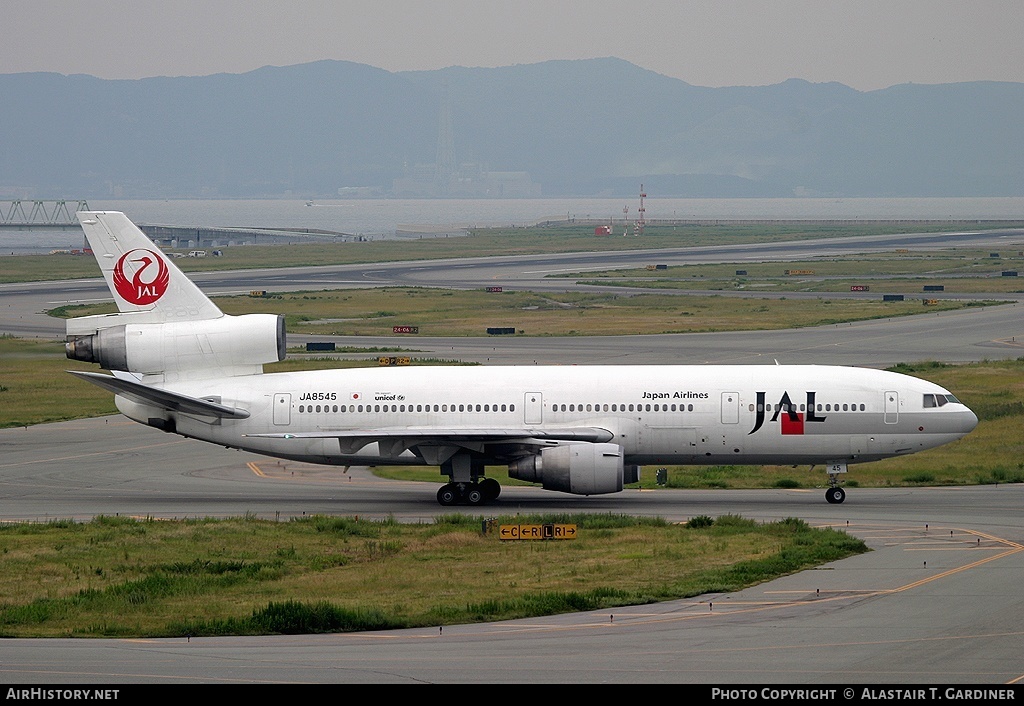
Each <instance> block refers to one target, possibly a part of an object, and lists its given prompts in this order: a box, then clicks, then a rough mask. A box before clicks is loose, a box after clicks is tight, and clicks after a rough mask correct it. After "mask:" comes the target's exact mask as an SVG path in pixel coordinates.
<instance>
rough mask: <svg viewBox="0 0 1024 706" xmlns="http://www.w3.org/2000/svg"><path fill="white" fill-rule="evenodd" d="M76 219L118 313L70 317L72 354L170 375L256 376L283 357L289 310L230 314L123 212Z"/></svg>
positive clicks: (111, 365) (125, 368)
mask: <svg viewBox="0 0 1024 706" xmlns="http://www.w3.org/2000/svg"><path fill="white" fill-rule="evenodd" d="M78 220H79V221H80V222H81V224H82V228H83V229H84V230H85V237H86V238H87V239H88V241H89V246H90V247H91V248H92V251H93V254H94V255H95V256H96V261H97V262H98V263H99V265H100V270H101V271H102V272H103V277H104V278H105V279H106V281H107V286H108V287H109V288H110V293H111V294H112V295H113V296H114V301H115V302H117V308H118V311H119V312H120V313H117V314H97V315H95V316H82V317H78V318H74V319H68V321H67V343H66V345H65V349H66V352H67V356H68V358H71V359H72V360H81V361H85V362H88V363H98V364H99V365H100V366H102V367H104V368H106V369H107V370H111V371H124V372H130V373H135V374H138V375H142V376H160V379H162V380H164V381H171V380H178V379H185V378H191V379H197V378H210V377H222V376H231V375H252V374H256V373H260V372H262V371H263V364H265V363H272V362H275V361H278V360H283V359H284V357H285V351H286V339H285V330H284V317H282V316H276V315H274V314H244V315H242V316H228V315H226V314H224V313H223V312H222V311H221V310H220V309H219V308H218V307H217V305H216V304H214V303H213V302H212V301H210V299H209V297H207V296H206V295H205V294H203V292H202V290H201V289H199V287H197V286H196V285H195V284H194V283H193V282H192V281H191V280H190V279H189V278H188V277H186V276H185V274H184V273H183V272H182V271H181V270H179V269H178V268H177V267H176V266H175V265H174V263H173V262H172V261H171V260H170V258H168V257H167V256H166V255H164V254H163V253H162V252H161V251H160V249H159V248H158V247H157V246H156V245H155V244H154V243H153V241H152V240H150V239H149V238H147V237H146V235H145V233H143V232H142V231H141V230H140V229H139V228H138V227H137V226H136V225H135V224H134V223H132V222H131V221H130V220H128V217H127V216H125V215H124V214H123V213H119V212H115V211H80V212H79V213H78ZM150 379H152V378H150ZM90 381H92V382H95V380H94V379H91V378H90ZM97 384H98V383H97Z"/></svg>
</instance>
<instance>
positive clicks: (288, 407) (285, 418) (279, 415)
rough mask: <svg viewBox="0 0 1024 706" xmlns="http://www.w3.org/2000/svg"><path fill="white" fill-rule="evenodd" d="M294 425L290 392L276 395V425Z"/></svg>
mask: <svg viewBox="0 0 1024 706" xmlns="http://www.w3.org/2000/svg"><path fill="white" fill-rule="evenodd" d="M291 423H292V395H291V393H290V392H278V393H277V394H276V395H274V424H277V425H278V426H281V425H284V424H291Z"/></svg>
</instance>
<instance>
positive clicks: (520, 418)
mask: <svg viewBox="0 0 1024 706" xmlns="http://www.w3.org/2000/svg"><path fill="white" fill-rule="evenodd" d="M77 217H78V219H79V221H80V223H81V225H82V228H83V229H84V231H85V235H86V238H87V240H88V242H89V245H90V246H91V248H92V251H93V254H94V255H95V257H96V261H97V262H98V263H99V266H100V270H101V271H102V273H103V276H104V278H105V279H106V282H107V285H108V286H109V288H110V291H111V294H112V295H113V297H114V300H115V302H116V303H117V308H118V313H116V314H100V315H95V316H85V317H79V318H74V319H70V320H68V322H67V338H66V344H65V347H66V353H67V357H68V358H70V359H73V360H79V361H86V362H91V363H98V364H99V366H100V367H101V368H103V369H105V370H108V371H110V373H111V374H110V375H107V374H104V373H99V372H90V371H69V372H70V373H71V374H72V375H76V376H77V377H79V378H81V379H83V380H86V381H88V382H90V383H93V384H95V385H98V386H100V387H102V388H104V389H106V390H108V391H110V392H113V393H114V395H115V403H116V405H117V408H118V410H119V411H120V412H121V413H122V414H124V415H125V416H127V417H129V418H130V419H132V420H134V421H136V422H140V423H142V424H146V425H149V426H151V427H155V428H157V429H161V430H163V431H165V432H169V433H174V434H178V435H181V436H184V437H188V438H194V439H201V440H203V441H207V442H210V443H214V444H219V445H221V446H225V447H228V448H237V449H242V450H245V451H250V452H255V453H258V454H263V455H266V456H271V457H277V458H282V459H290V460H295V461H301V462H308V463H316V464H331V465H341V466H354V465H368V466H374V465H406V464H407V465H426V466H437V467H438V468H439V471H440V474H441V475H442V476H447V478H448V480H447V482H445V483H444V484H443V485H442V486H441V487H440V489H439V490H438V491H437V501H438V502H439V503H440V504H441V505H446V506H447V505H470V506H475V505H483V504H487V503H492V502H494V501H495V500H496V499H497V498H498V496H499V494H500V493H501V485H500V484H499V483H498V482H497V481H496V480H495V479H494V478H489V477H487V476H486V469H487V467H488V466H492V467H493V466H507V467H508V475H509V476H510V477H511V478H515V479H518V480H523V481H528V482H532V483H539V484H540V485H541V486H542V487H543V488H544V489H546V490H553V491H560V492H565V493H571V494H576V495H584V496H587V495H599V494H605V493H615V492H618V491H621V490H622V489H623V487H624V486H626V485H629V484H631V483H636V482H638V481H639V479H640V467H641V466H643V465H650V464H658V465H720V464H758V465H761V464H776V465H805V464H810V465H811V466H812V467H814V466H818V465H823V466H824V468H825V472H826V473H827V474H828V479H829V480H828V488H827V490H826V492H825V498H826V500H827V501H828V502H829V503H832V504H836V503H842V502H843V501H844V500H845V498H846V492H845V490H844V489H843V487H842V485H841V480H840V479H841V478H842V477H843V476H844V474H845V473H847V471H848V465H849V464H854V463H861V462H866V461H875V460H878V459H883V458H889V457H892V456H902V455H906V454H911V453H915V452H918V451H923V450H925V449H931V448H935V447H938V446H941V445H943V444H947V443H950V442H952V441H955V440H957V439H960V438H962V437H963V436H965V435H966V434H967V433H969V432H970V431H971V430H972V429H974V427H975V426H976V425H977V423H978V418H977V417H976V416H975V414H974V413H973V412H972V411H971V410H970V409H968V408H967V406H965V405H964V404H963V403H961V402H960V401H959V400H958V399H957V398H956V397H955V396H953V395H952V394H951V393H950V392H949V391H948V390H946V389H944V388H942V387H940V386H938V385H935V384H933V383H931V382H927V381H925V380H920V379H918V378H915V377H912V376H908V375H903V374H898V373H894V372H888V371H883V370H874V369H867V368H857V367H839V366H827V365H778V364H777V363H776V364H775V365H627V366H536V365H530V366H479V367H477V366H442V367H433V366H432V367H430V368H424V367H416V366H408V367H405V366H403V367H381V368H374V369H346V370H327V371H302V372H278V373H264V372H263V366H264V365H266V364H269V363H273V362H276V361H279V360H283V359H284V358H285V355H286V334H285V326H284V317H283V316H279V315H274V314H246V315H241V316H231V315H227V314H224V313H223V312H222V311H221V310H220V309H219V308H218V307H217V305H216V304H215V303H214V302H212V301H211V300H210V299H209V298H208V297H207V296H206V295H205V294H204V293H203V292H202V291H201V290H200V289H199V287H197V286H196V285H195V284H194V283H193V282H192V281H191V280H190V279H188V277H186V276H185V275H184V274H183V273H182V272H181V271H180V270H179V269H178V268H177V267H176V266H175V264H174V263H173V261H172V260H171V259H169V258H168V257H167V256H166V255H164V254H163V252H161V251H160V249H159V248H158V247H157V246H156V245H155V244H154V243H153V241H151V240H150V239H149V238H148V237H146V235H145V234H144V233H143V232H142V231H141V230H140V229H139V228H138V227H137V226H136V225H135V224H134V223H132V222H131V220H130V219H129V218H128V217H127V216H126V215H125V214H123V213H120V212H113V211H82V212H79V213H78V214H77Z"/></svg>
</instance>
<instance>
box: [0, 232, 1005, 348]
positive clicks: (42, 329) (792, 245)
mask: <svg viewBox="0 0 1024 706" xmlns="http://www.w3.org/2000/svg"><path fill="white" fill-rule="evenodd" d="M298 247H301V246H298ZM949 247H970V248H991V249H993V250H994V249H999V248H1002V249H1007V248H1013V249H1017V250H1019V249H1021V248H1022V247H1024V230H1021V229H1011V230H999V231H982V232H970V233H922V234H900V235H874V236H861V237H849V238H825V239H817V240H801V241H791V242H780V243H756V244H740V245H721V246H703V247H693V248H673V249H664V250H640V251H617V252H589V253H555V254H546V255H521V256H503V257H481V258H461V259H447V260H420V261H415V262H387V263H371V264H362V265H330V266H322V267H294V268H282V269H263V270H237V271H230V272H201V273H192V274H190V275H189V276H190V277H191V278H192V279H193V280H194V281H195V282H196V284H198V285H199V286H200V287H201V288H202V289H203V290H204V291H205V292H206V293H207V294H210V295H218V294H247V293H248V292H249V291H251V290H253V289H261V290H266V291H268V292H281V291H296V290H304V289H351V288H365V287H394V286H430V287H446V288H459V289H475V288H482V287H486V286H491V285H500V286H505V287H515V288H518V289H529V290H533V291H549V292H550V291H559V292H562V291H602V290H603V289H606V290H608V291H614V292H618V293H622V294H626V293H629V292H630V291H632V290H629V289H626V288H622V287H606V288H601V287H596V286H593V285H579V284H577V283H576V282H575V280H574V279H572V278H556V277H551V276H550V275H555V274H564V273H572V272H586V271H595V270H607V269H622V268H636V267H644V266H646V265H649V264H652V263H664V264H671V265H684V264H699V263H717V262H737V263H744V262H746V263H751V262H768V261H779V262H782V261H791V260H798V259H804V258H810V257H829V256H838V255H849V254H853V253H864V252H885V251H891V250H895V249H896V248H906V249H908V250H934V249H940V248H949ZM637 291H647V292H649V291H650V290H637ZM658 291H659V293H662V294H665V293H672V290H658ZM682 293H693V292H682ZM714 294H717V295H729V296H759V297H764V296H767V295H765V294H764V293H760V292H757V293H750V292H728V293H727V292H720V291H716V292H714ZM785 296H790V297H797V296H801V293H787V294H786V295H785ZM806 296H814V297H818V296H821V295H819V294H816V293H814V294H806ZM828 296H829V297H830V298H840V297H857V298H862V297H864V296H875V295H873V294H868V295H864V294H863V293H860V292H846V293H842V292H839V293H829V294H828ZM960 298H961V299H984V298H989V299H991V298H992V297H991V296H988V295H985V296H981V295H961V296H960ZM999 299H1002V300H1015V299H1017V300H1019V299H1024V295H1022V294H1020V293H1017V294H1005V295H1004V294H1000V295H999ZM109 300H110V293H109V291H108V289H107V287H106V285H105V284H104V283H103V280H102V279H100V278H98V277H97V278H96V279H85V280H72V281H62V282H30V283H14V284H0V333H7V334H11V335H15V336H26V337H36V336H38V337H58V338H60V337H63V335H64V324H63V322H62V321H60V320H55V319H52V318H50V317H48V316H46V314H45V311H46V310H48V309H53V308H55V307H57V306H61V305H64V304H79V303H89V302H96V301H109Z"/></svg>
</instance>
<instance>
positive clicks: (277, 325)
mask: <svg viewBox="0 0 1024 706" xmlns="http://www.w3.org/2000/svg"><path fill="white" fill-rule="evenodd" d="M64 348H65V351H66V353H67V357H68V358H71V359H72V360H82V361H85V362H87V363H99V365H100V366H101V367H103V368H106V369H107V370H123V371H127V372H132V373H141V374H147V375H148V374H156V373H165V372H178V371H194V370H202V369H210V368H222V369H228V368H251V367H255V366H259V365H263V364H264V363H273V362H276V361H278V360H284V357H285V354H286V351H287V345H286V341H285V331H284V317H283V316H279V315H275V314H245V315H243V316H221V317H218V318H216V319H204V320H201V321H170V322H165V323H128V324H123V325H119V326H111V327H108V328H100V329H99V330H97V331H96V332H95V333H92V334H82V335H71V336H68V342H67V343H66V344H65V346H64Z"/></svg>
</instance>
